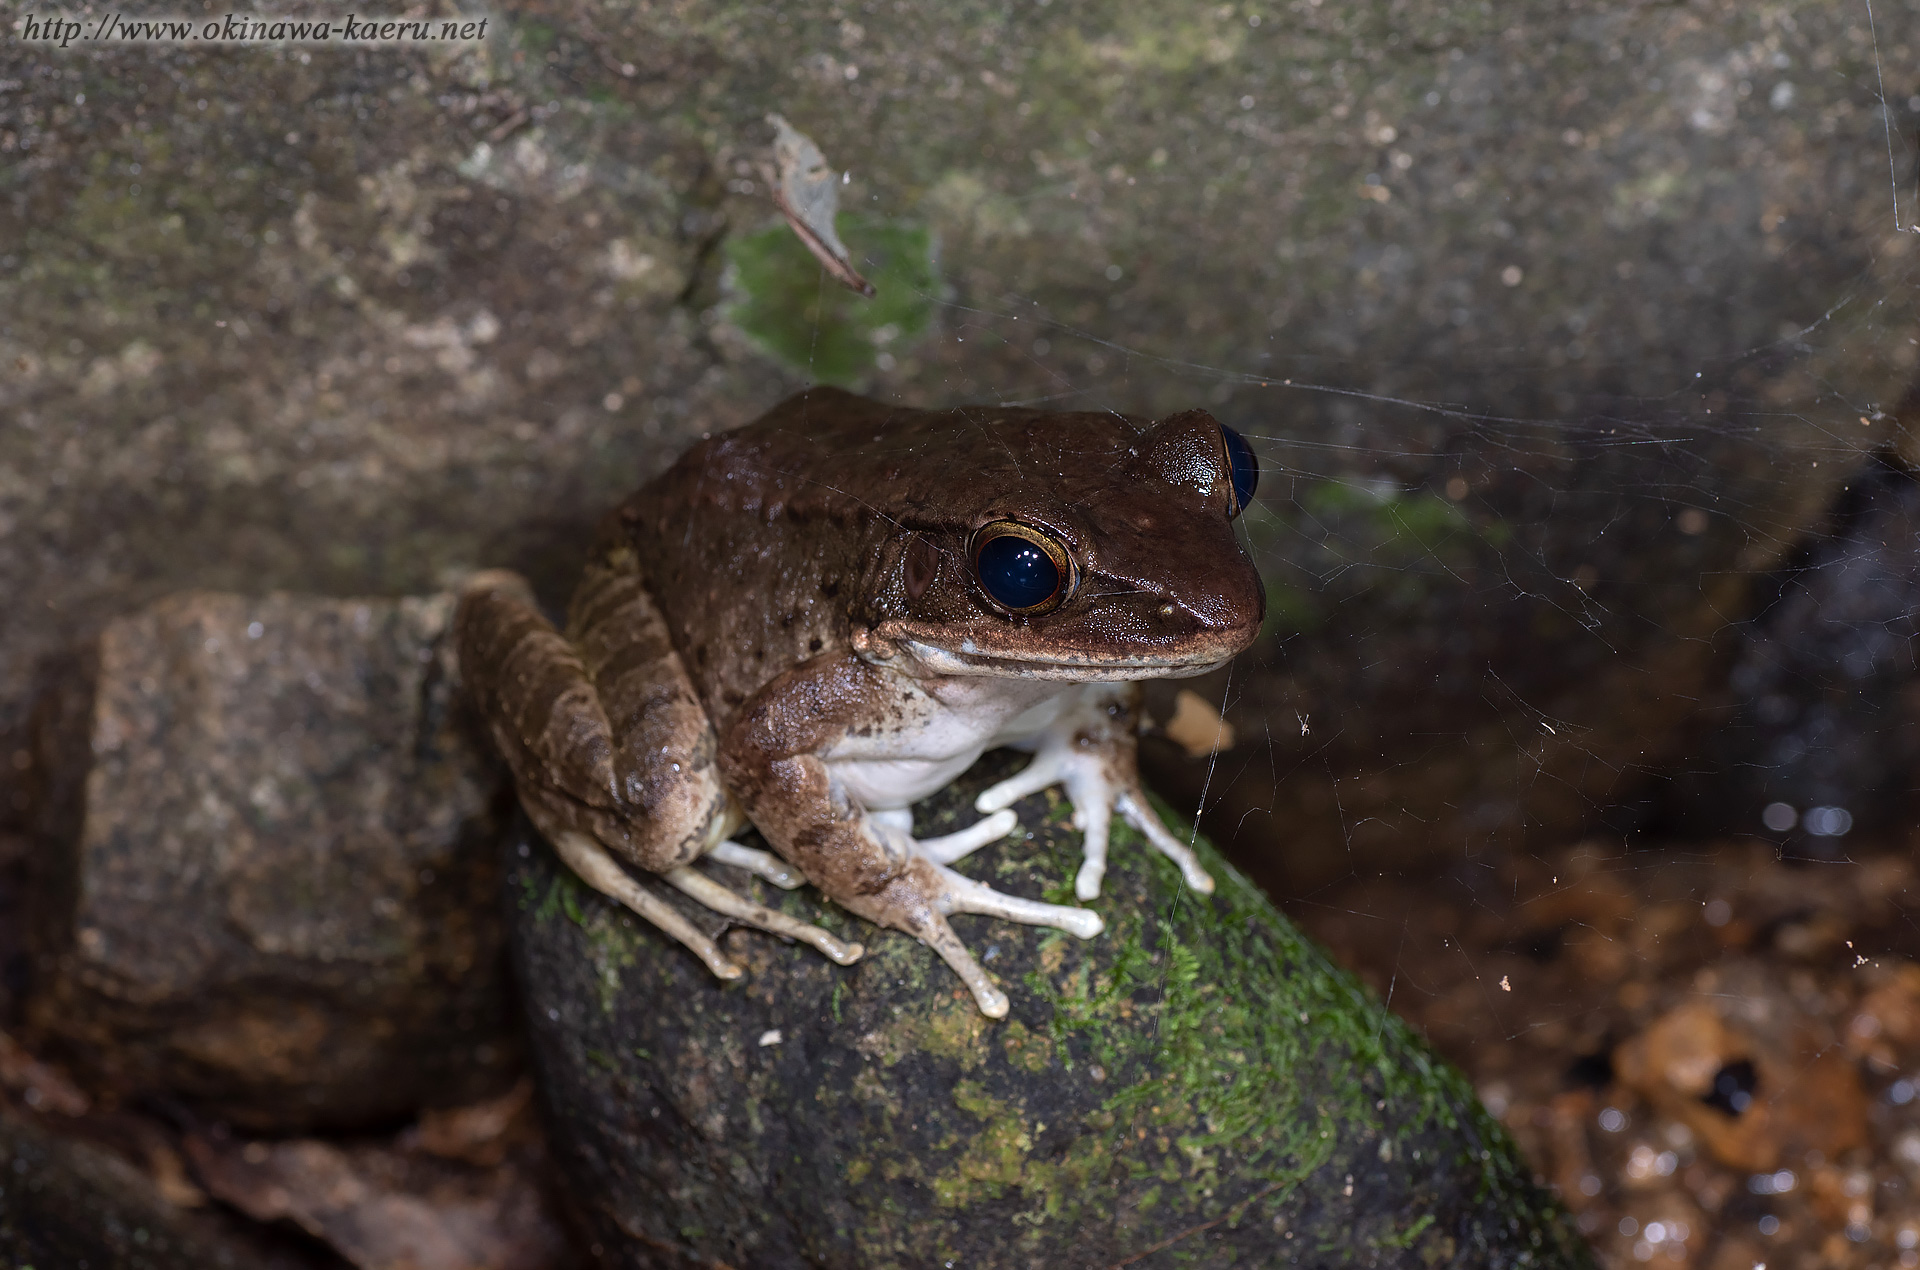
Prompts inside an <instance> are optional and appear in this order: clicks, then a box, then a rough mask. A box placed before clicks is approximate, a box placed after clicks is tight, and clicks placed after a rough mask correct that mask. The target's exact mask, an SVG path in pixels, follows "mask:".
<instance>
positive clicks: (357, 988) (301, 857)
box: [27, 592, 516, 1130]
mask: <svg viewBox="0 0 1920 1270" xmlns="http://www.w3.org/2000/svg"><path fill="white" fill-rule="evenodd" d="M451 605H452V597H451V596H448V595H439V596H430V597H426V598H418V599H407V600H397V601H394V600H378V599H368V600H332V599H324V598H314V597H295V596H285V595H281V596H269V597H265V598H246V597H241V596H234V595H223V594H217V593H207V592H197V593H188V594H183V595H177V596H173V597H169V598H167V599H165V600H162V601H159V602H157V603H155V604H153V605H151V606H149V607H147V608H145V609H143V610H140V611H139V612H137V613H135V614H132V615H131V616H128V617H125V618H121V619H118V620H116V621H114V622H111V623H109V624H108V626H107V627H106V629H105V630H104V631H103V632H102V634H101V636H100V638H99V640H98V641H97V643H96V645H95V646H94V647H93V649H91V650H90V651H89V653H88V655H87V657H86V658H84V666H83V667H82V668H81V669H80V670H79V671H77V672H76V673H75V674H74V675H73V676H71V677H70V678H69V679H68V680H67V681H66V683H65V686H64V689H63V692H62V694H61V696H60V698H59V699H58V700H57V701H55V702H53V703H50V704H49V705H48V707H47V709H46V712H45V713H44V714H43V715H42V723H43V725H44V734H43V741H44V744H43V746H42V747H41V750H40V758H39V761H38V763H37V770H39V771H40V772H41V773H42V774H43V775H44V777H45V778H46V780H47V785H46V788H45V794H46V805H45V807H44V808H43V812H44V819H45V824H44V826H43V828H44V830H45V834H46V836H45V837H44V839H43V840H42V843H41V845H40V846H39V847H38V848H37V855H36V861H37V864H38V868H37V870H36V873H37V875H38V877H37V884H36V891H35V892H34V894H35V896H36V900H35V903H34V905H33V909H32V911H33V913H34V916H35V918H36V926H37V928H38V929H37V932H36V939H35V942H36V945H37V949H38V952H37V957H36V973H35V976H34V978H35V984H34V986H35V993H34V996H33V997H32V999H31V1000H30V1001H29V1002H28V1006H27V1014H28V1017H29V1019H30V1020H31V1024H32V1029H31V1030H32V1031H33V1032H34V1033H35V1034H37V1035H38V1036H39V1037H40V1038H42V1039H43V1040H45V1041H47V1042H50V1043H51V1044H52V1045H53V1048H55V1049H57V1050H58V1051H60V1052H61V1053H63V1054H65V1055H68V1056H70V1057H71V1058H72V1059H73V1060H74V1061H75V1063H76V1064H77V1065H78V1066H79V1067H80V1068H81V1069H82V1070H83V1071H85V1072H86V1073H87V1074H88V1078H89V1081H90V1083H92V1084H93V1085H94V1086H95V1087H96V1088H98V1089H101V1090H104V1091H106V1092H109V1093H111V1094H112V1095H114V1096H116V1097H133V1096H136V1095H140V1094H159V1095H163V1096H165V1097H167V1098H178V1099H184V1100H185V1101H186V1102H188V1103H190V1104H193V1105H194V1106H196V1107H198V1108H199V1110H200V1112H201V1113H202V1114H205V1115H211V1116H217V1117H221V1118H225V1119H229V1120H232V1121H235V1122H237V1123H241V1124H246V1125H251V1126H254V1127H257V1128H270V1129H281V1130H286V1129H297V1128H303V1127H307V1126H311V1125H316V1124H326V1125H336V1126H338V1125H352V1124H364V1123H368V1122H377V1121H380V1120H384V1119H390V1118H393V1117H396V1116H404V1115H406V1114H408V1113H410V1112H411V1111H412V1110H413V1109H415V1108H416V1107H418V1106H420V1105H422V1104H423V1103H425V1104H445V1103H449V1102H457V1101H460V1100H462V1099H470V1098H472V1097H475V1096H477V1095H478V1094H479V1093H481V1092H485V1091H486V1090H487V1089H489V1088H490V1087H496V1086H499V1085H502V1084H504V1083H509V1082H510V1080H511V1076H510V1073H511V1071H512V1070H513V1067H514V1063H515V1061H516V1052H515V1042H514V1040H513V1039H512V1036H511V1034H510V1032H509V1029H508V1020H509V1017H510V1016H509V1013H508V1007H507V1003H506V1002H507V982H506V972H505V962H504V958H503V956H502V941H503V934H502V931H501V928H500V923H499V920H498V917H497V908H496V906H495V904H494V901H493V898H492V897H493V895H494V893H495V891H496V889H497V886H498V883H497V880H496V879H497V872H496V870H495V867H494V858H493V855H494V847H493V840H494V839H493V835H494V834H496V833H497V829H496V828H495V825H496V821H495V818H494V802H495V801H496V799H497V794H498V790H499V786H498V783H497V780H496V774H495V769H494V766H493V764H492V762H491V760H490V759H489V758H487V757H486V756H485V755H484V754H483V753H482V752H481V751H480V750H479V749H477V748H476V747H475V746H473V745H472V744H471V743H470V742H469V741H468V739H467V737H466V734H465V733H464V731H463V730H462V726H461V722H460V715H459V707H458V704H457V701H456V697H455V692H456V689H455V682H456V681H455V675H456V671H455V669H454V667H453V666H452V665H451V662H450V657H451V652H450V646H449V647H443V645H442V635H443V633H444V630H445V626H446V622H447V620H448V617H449V616H450V613H451Z"/></svg>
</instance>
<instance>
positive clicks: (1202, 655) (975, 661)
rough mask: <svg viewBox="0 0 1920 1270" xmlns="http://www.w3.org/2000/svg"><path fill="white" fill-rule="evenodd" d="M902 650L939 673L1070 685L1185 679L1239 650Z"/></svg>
mask: <svg viewBox="0 0 1920 1270" xmlns="http://www.w3.org/2000/svg"><path fill="white" fill-rule="evenodd" d="M899 646H900V647H901V648H902V649H904V650H905V651H906V652H907V653H909V654H911V655H912V656H913V658H914V660H915V661H918V662H919V663H920V664H921V665H923V666H925V667H926V668H927V669H928V670H930V671H932V672H934V673H935V674H940V675H993V676H997V677H1002V678H1007V679H1059V680H1063V681H1066V682H1069V683H1087V682H1090V681H1094V680H1102V681H1107V680H1126V679H1186V678H1189V677H1191V676H1194V675H1204V674H1206V673H1207V672H1208V671H1210V670H1217V669H1219V668H1220V667H1221V666H1224V665H1226V664H1227V662H1229V661H1231V660H1232V659H1233V656H1234V653H1236V652H1238V651H1239V650H1238V649H1228V650H1225V651H1222V650H1220V649H1207V650H1206V651H1204V652H1200V651H1196V652H1194V653H1193V654H1190V655H1186V656H1178V655H1176V656H1164V655H1126V654H1119V655H1109V656H1092V655H1086V656H1073V655H1066V656H1062V655H1060V654H1059V653H1058V652H1055V654H1054V655H1053V656H1051V657H1032V656H1027V655H1024V654H1019V653H1007V652H988V651H987V650H985V649H983V648H980V647H978V646H976V645H975V644H974V642H973V641H972V640H963V641H961V643H960V645H959V647H957V648H947V647H943V646H941V645H939V644H929V643H927V642H926V641H924V640H918V639H913V638H911V637H909V638H906V639H902V640H901V641H900V644H899Z"/></svg>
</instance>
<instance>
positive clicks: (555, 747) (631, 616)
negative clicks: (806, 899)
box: [454, 567, 861, 979]
mask: <svg viewBox="0 0 1920 1270" xmlns="http://www.w3.org/2000/svg"><path fill="white" fill-rule="evenodd" d="M569 627H570V629H571V630H572V631H573V633H574V638H573V639H568V638H567V637H566V636H563V635H561V634H560V632H559V631H557V630H555V629H554V628H553V626H552V625H551V624H550V623H549V622H548V621H547V620H546V619H545V618H544V617H542V616H541V615H540V613H539V612H538V610H536V609H535V608H534V607H533V604H532V601H531V597H530V595H528V593H527V591H526V584H525V583H524V582H522V581H521V580H520V579H519V578H517V577H515V576H514V575H512V574H508V573H499V572H493V573H483V574H479V575H477V576H476V577H475V578H474V579H473V580H472V581H470V582H469V583H468V585H467V588H466V592H465V594H464V595H463V596H462V598H461V601H460V608H459V612H458V613H457V614H456V616H455V619H454V629H455V632H456V639H457V641H458V646H459V650H460V662H461V671H462V677H463V679H464V681H465V683H466V685H467V690H468V693H469V695H470V696H471V697H472V699H473V702H474V704H475V706H476V707H477V708H478V710H479V713H480V715H481V717H482V719H484V720H485V721H486V724H487V727H488V730H489V732H490V733H491V734H492V737H493V741H494V744H495V745H496V746H497V747H498V749H499V750H500V753H501V754H502V755H503V756H504V757H505V758H506V760H507V765H508V766H509V767H510V768H511V769H512V770H513V777H514V785H515V787H516V788H517V790H518V792H519V794H520V803H521V806H523V807H524V808H525V809H526V812H527V816H528V818H529V819H531V820H532V821H533V823H534V826H535V827H536V828H537V829H539V830H540V833H541V835H542V836H543V837H545V838H546V839H547V841H548V842H550V843H552V844H553V846H554V849H555V850H556V851H557V852H558V853H559V855H560V857H561V859H563V860H564V861H566V863H567V866H568V867H569V868H571V869H572V870H573V871H574V873H575V874H576V875H578V876H579V877H580V879H581V880H582V881H584V882H586V883H587V884H588V885H590V886H592V887H593V888H594V889H596V890H598V891H600V892H601V893H603V894H605V895H608V896H610V897H612V898H613V899H616V900H618V901H620V902H621V903H623V904H625V905H626V906H627V907H629V908H631V909H632V910H633V911H634V912H636V913H638V914H640V915H641V916H642V917H644V918H646V919H647V920H648V921H649V922H652V923H653V924H654V925H655V926H657V927H659V928H660V929H661V930H662V931H664V932H666V933H667V934H668V935H670V936H672V937H673V938H674V939H677V940H679V941H680V942H681V943H682V944H685V945H686V946H687V947H688V948H689V949H691V950H692V951H693V952H694V953H695V954H696V955H697V956H699V958H700V959H701V960H702V961H704V962H705V963H706V964H707V966H708V968H709V969H711V970H712V971H713V972H714V973H715V974H716V975H718V976H720V977H721V978H723V979H735V978H738V977H739V975H740V968H739V967H738V966H736V965H735V964H734V963H733V962H732V961H730V960H729V959H728V958H727V957H726V956H725V955H724V954H723V953H721V951H720V949H719V947H718V946H717V945H716V944H715V943H714V942H713V940H712V939H710V938H708V937H707V935H706V934H705V933H703V932H702V931H701V930H700V929H699V928H698V927H696V926H694V925H693V923H691V922H689V921H688V920H687V919H686V918H685V917H683V916H682V915H681V914H680V913H679V911H678V910H676V909H675V908H674V907H673V906H672V905H670V904H668V903H667V902H666V901H664V900H662V899H661V898H660V897H658V896H657V895H655V894H654V893H653V892H651V891H649V890H648V889H647V888H646V887H644V886H642V885H640V883H639V882H637V881H635V880H634V878H633V877H631V876H630V875H629V874H628V873H627V872H626V870H625V869H623V868H621V866H620V864H619V862H618V860H616V859H615V857H616V856H618V857H619V858H620V859H622V860H625V861H627V862H628V863H630V864H633V865H637V866H638V867H640V868H642V869H646V870H648V871H649V872H652V873H657V874H659V875H660V876H661V879H662V880H663V881H665V882H666V883H667V884H668V885H670V886H672V887H674V888H675V889H676V890H679V891H681V892H682V893H684V894H686V895H689V896H691V897H692V898H693V899H695V900H697V901H698V902H699V903H701V904H703V905H705V906H706V907H708V908H710V909H713V910H714V911H715V912H718V913H721V914H724V915H725V916H727V917H730V918H733V919H734V920H736V921H738V922H741V923H743V924H745V925H749V926H757V927H759V928H760V929H762V930H769V931H773V932H774V933H776V934H780V935H786V936H788V937H790V938H794V939H799V940H802V941H804V942H806V943H810V944H812V945H813V946H814V947H816V948H818V949H820V951H821V952H823V953H825V954H826V955H827V956H829V957H831V958H832V959H833V960H835V961H837V962H839V963H841V964H842V965H845V964H848V963H850V962H852V961H854V960H856V959H857V958H859V956H860V954H861V949H860V946H859V945H858V944H847V943H844V942H842V941H841V940H839V939H836V938H835V937H834V936H833V935H832V934H830V933H828V932H827V931H824V930H821V929H819V928H818V927H816V926H810V925H808V924H807V923H805V922H800V921H797V920H795V919H794V918H792V917H789V916H787V915H786V914H784V913H778V912H775V911H773V910H772V909H769V908H766V907H764V906H762V905H759V904H755V903H753V902H752V901H751V900H748V899H745V898H744V897H742V896H739V895H735V894H734V893H733V892H731V891H729V890H727V889H726V888H725V887H723V886H721V885H720V884H719V883H718V882H715V881H714V880H713V879H711V878H709V877H707V876H706V875H705V874H702V873H700V872H699V871H697V870H696V869H694V868H693V867H692V862H693V861H694V860H695V859H696V858H698V857H699V856H700V855H702V854H706V853H709V852H711V853H713V854H715V855H716V856H718V857H719V858H721V859H723V860H725V861H727V862H728V863H732V864H737V865H740V866H742V867H746V868H748V869H751V870H752V871H754V872H756V873H759V874H760V875H761V876H763V877H767V878H768V879H769V880H771V881H774V882H776V883H778V884H781V885H787V886H791V885H793V884H794V883H795V882H796V881H797V879H794V878H793V877H792V876H791V875H790V874H789V873H788V872H787V871H786V870H784V869H782V868H780V867H779V864H778V862H777V861H773V860H771V859H769V858H767V857H765V855H764V853H762V852H756V851H749V850H748V849H747V848H744V847H740V846H738V845H736V844H733V843H730V842H727V841H725V837H726V834H727V833H728V832H729V831H730V830H731V829H732V828H733V827H735V826H737V825H738V824H739V823H740V818H739V814H738V812H737V811H736V810H735V809H734V808H733V807H732V806H731V804H730V802H729V800H728V798H727V796H726V793H725V791H724V790H722V788H721V786H720V782H719V776H718V773H717V772H716V771H715V770H714V766H713V751H714V743H713V731H712V728H711V726H710V725H709V724H708V721H707V716H706V712H705V710H703V709H702V708H701V705H700V702H699V700H698V698H697V697H696V696H695V695H694V692H693V687H692V684H691V682H690V681H689V680H688V678H687V675H686V671H685V669H684V668H683V667H682V666H681V663H680V658H679V655H678V654H677V653H675V652H674V651H673V647H672V644H671V643H670V642H669V640H668V638H667V632H666V627H665V623H664V622H663V621H662V620H661V618H660V615H659V611H658V609H657V608H656V607H655V606H654V604H653V602H652V599H651V598H650V597H649V596H648V595H647V594H646V591H645V589H644V588H643V587H642V585H641V583H640V579H639V578H638V576H637V575H635V574H633V573H631V572H627V571H621V570H616V569H609V568H605V567H596V568H594V569H590V570H589V571H588V576H587V579H586V581H585V582H583V583H582V585H581V588H580V591H579V592H578V594H577V595H576V597H575V601H574V611H573V614H572V620H571V621H570V622H569Z"/></svg>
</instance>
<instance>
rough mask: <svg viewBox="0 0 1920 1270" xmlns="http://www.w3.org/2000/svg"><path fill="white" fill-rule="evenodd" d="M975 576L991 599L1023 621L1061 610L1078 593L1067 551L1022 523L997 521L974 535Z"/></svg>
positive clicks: (1050, 538)
mask: <svg viewBox="0 0 1920 1270" xmlns="http://www.w3.org/2000/svg"><path fill="white" fill-rule="evenodd" d="M973 572H974V575H975V576H976V577H978V578H979V579H980V589H981V590H983V591H985V592H986V593H987V597H988V598H989V599H991V600H992V601H993V602H994V603H995V604H998V605H999V606H1000V607H1001V608H1003V609H1006V610H1007V611H1008V612H1010V613H1018V614H1021V615H1023V616H1031V615H1033V614H1038V613H1046V612H1049V611H1051V610H1053V609H1056V608H1058V607H1059V606H1060V602H1061V601H1062V600H1064V599H1066V598H1067V592H1068V591H1070V590H1072V589H1073V561H1072V559H1071V558H1070V557H1069V556H1068V555H1067V549H1066V548H1065V547H1063V546H1061V545H1060V543H1059V542H1057V541H1055V540H1054V539H1053V538H1052V537H1051V536H1050V535H1048V534H1045V533H1042V532H1041V531H1040V530H1038V529H1035V528H1033V527H1032V526H1031V525H1022V524H1020V523H1018V522H1017V521H1011V520H996V521H994V522H993V523H992V524H990V525H987V526H985V527H983V528H982V529H980V530H979V532H977V533H975V534H974V536H973Z"/></svg>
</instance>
